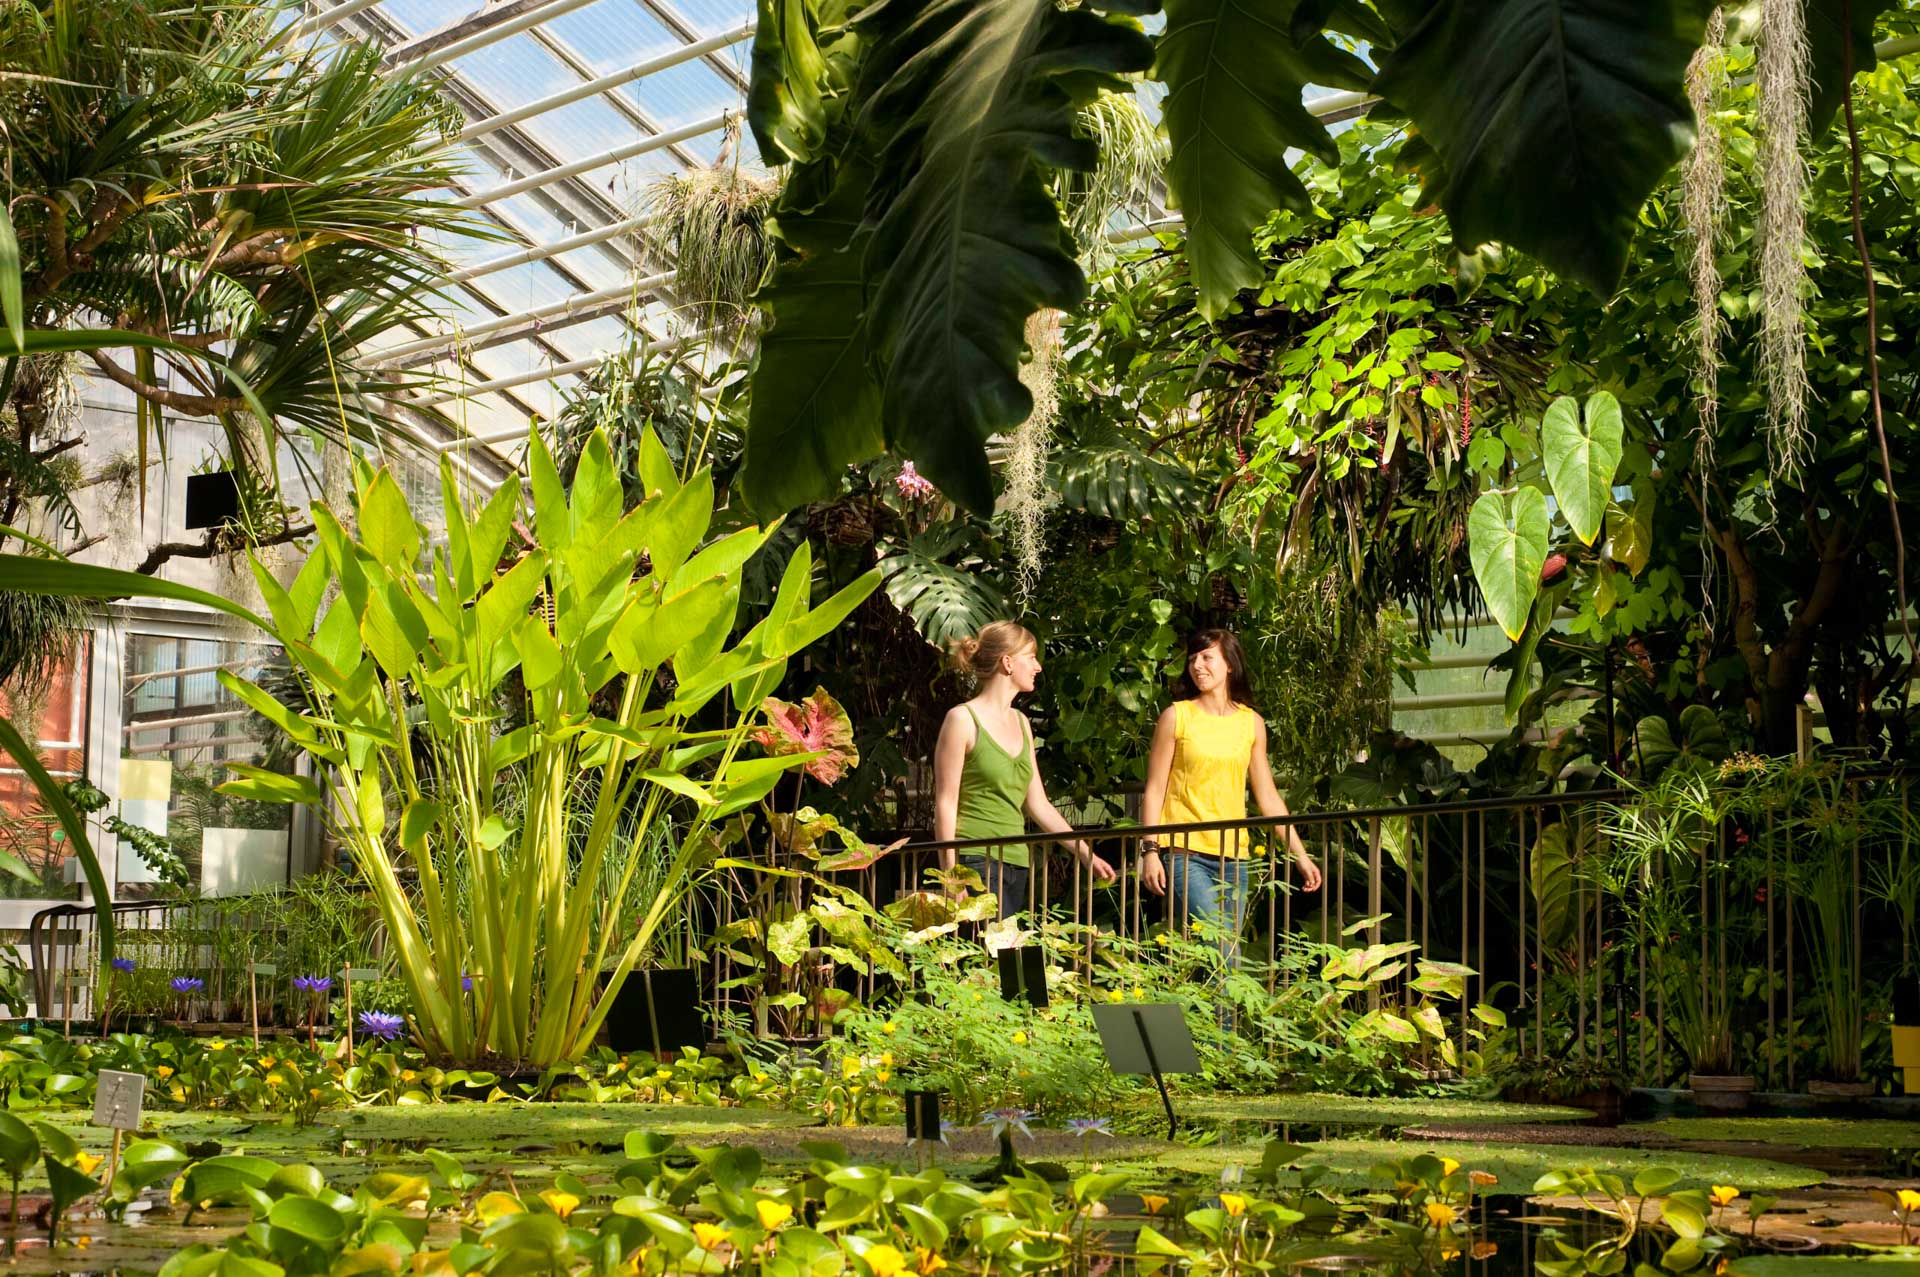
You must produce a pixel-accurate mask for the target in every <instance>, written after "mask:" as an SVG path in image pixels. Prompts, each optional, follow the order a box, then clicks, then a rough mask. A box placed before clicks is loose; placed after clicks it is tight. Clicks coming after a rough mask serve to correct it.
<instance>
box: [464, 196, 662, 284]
mask: <svg viewBox="0 0 1920 1277" xmlns="http://www.w3.org/2000/svg"><path fill="white" fill-rule="evenodd" d="M482 212H486V213H489V214H490V213H491V212H492V210H491V209H483V210H482ZM659 220H660V215H659V214H657V213H642V214H641V215H640V216H638V217H629V218H627V219H626V220H625V221H621V222H615V223H613V224H612V225H611V226H596V227H594V228H593V229H592V230H590V231H581V232H580V233H579V234H578V235H569V236H568V237H567V238H566V239H557V240H554V241H553V242H552V243H550V244H535V245H533V246H532V247H530V248H523V249H520V250H518V251H516V252H512V253H505V254H502V255H501V256H499V257H489V258H487V259H485V260H484V261H478V262H475V263H474V264H473V265H471V266H462V267H461V268H460V269H459V270H456V271H453V272H451V273H449V274H446V275H442V276H441V277H440V278H439V279H436V280H434V281H433V287H436V288H445V287H448V286H450V285H453V284H464V283H466V282H467V281H468V280H470V279H478V278H480V277H481V276H482V275H491V274H493V273H494V272H495V271H503V270H512V269H513V268H514V267H515V266H525V265H528V264H529V263H532V262H545V261H548V259H549V258H553V257H557V256H559V255H560V254H561V253H569V252H572V251H573V250H574V249H576V248H586V247H588V246H590V245H593V244H598V243H600V242H602V241H603V240H609V239H614V238H617V237H618V236H621V235H632V234H637V233H638V232H640V231H643V230H645V229H647V227H649V226H652V225H653V224H654V223H655V222H657V221H659ZM555 269H558V268H557V267H556V268H555Z"/></svg>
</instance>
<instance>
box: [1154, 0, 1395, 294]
mask: <svg viewBox="0 0 1920 1277" xmlns="http://www.w3.org/2000/svg"><path fill="white" fill-rule="evenodd" d="M1302 8H1303V6H1302V5H1301V4H1300V3H1299V2H1298V0H1277V2H1273V0H1168V2H1167V26H1166V30H1165V32H1164V33H1163V34H1162V35H1161V37H1160V43H1159V50H1158V53H1157V55H1156V57H1155V61H1154V71H1153V74H1154V78H1155V79H1157V80H1160V81H1162V82H1163V83H1164V84H1165V85H1166V86H1167V99H1166V103H1165V105H1164V107H1163V108H1162V110H1163V113H1164V115H1165V118H1166V122H1167V136H1168V137H1169V138H1170V139H1171V140H1172V144H1173V150H1172V160H1171V163H1170V164H1169V165H1168V167H1167V186H1168V189H1169V190H1170V191H1171V192H1172V194H1173V202H1174V204H1175V205H1176V206H1177V207H1179V208H1180V209H1181V210H1182V212H1183V214H1184V215H1185V218H1186V225H1187V259H1188V261H1189V263H1190V264H1191V265H1192V268H1193V279H1194V286H1195V289H1196V291H1197V292H1198V294H1199V302H1200V312H1201V314H1203V315H1205V316H1206V317H1207V318H1209V319H1214V318H1218V317H1219V315H1220V314H1221V312H1222V311H1224V310H1225V309H1226V308H1227V305H1228V303H1230V302H1231V301H1232V300H1233V297H1234V294H1236V293H1238V292H1239V291H1240V290H1241V289H1243V288H1250V287H1252V286H1254V285H1255V284H1258V283H1260V282H1261V281H1262V280H1264V279H1265V278H1266V271H1265V270H1263V269H1262V267H1261V265H1260V262H1259V260H1258V259H1257V258H1256V257H1255V255H1254V251H1253V232H1254V229H1255V228H1256V227H1258V226H1260V225H1261V224H1262V223H1264V222H1265V221H1266V220H1267V218H1268V217H1269V216H1270V215H1271V214H1272V213H1273V210H1275V209H1276V208H1290V209H1302V210H1303V209H1305V208H1306V207H1307V206H1308V204H1309V203H1310V201H1309V199H1308V196H1307V190H1306V187H1304V186H1302V185H1301V183H1300V179H1299V178H1298V177H1296V176H1294V173H1293V169H1292V167H1291V165H1290V164H1289V162H1288V157H1287V152H1288V151H1289V150H1293V149H1298V150H1302V151H1307V152H1309V153H1311V154H1313V155H1316V156H1318V157H1320V158H1321V159H1323V160H1325V161H1326V162H1327V163H1328V164H1336V163H1338V162H1339V150H1338V148H1337V147H1336V146H1335V145H1334V142H1333V138H1332V137H1331V136H1329V135H1328V133H1327V130H1326V126H1325V125H1323V124H1321V123H1320V121H1319V120H1318V119H1316V118H1314V117H1313V116H1312V115H1310V114H1308V113H1307V109H1306V107H1305V105H1303V103H1302V100H1301V94H1302V91H1303V90H1304V89H1305V88H1306V86H1307V85H1308V84H1324V85H1331V86H1333V87H1335V88H1342V89H1364V88H1366V87H1367V82H1368V78H1369V75H1368V70H1367V66H1366V64H1365V63H1363V62H1361V61H1360V60H1359V59H1358V58H1356V57H1354V56H1353V55H1352V54H1351V53H1347V52H1345V51H1343V50H1341V49H1338V48H1336V47H1334V45H1332V44H1331V43H1329V42H1328V40H1327V38H1326V37H1325V36H1324V35H1323V34H1321V32H1320V31H1319V29H1318V24H1317V23H1316V22H1313V21H1307V22H1304V23H1302V24H1301V25H1302V28H1304V29H1299V30H1296V29H1294V28H1293V21H1294V19H1295V17H1296V16H1301V17H1307V18H1312V17H1313V16H1315V14H1319V16H1323V17H1324V16H1328V15H1325V14H1320V12H1319V11H1320V9H1321V8H1322V6H1314V13H1309V14H1301V13H1300V10H1301V9H1302ZM1295 36H1300V37H1302V38H1301V39H1300V41H1299V42H1298V43H1296V42H1295Z"/></svg>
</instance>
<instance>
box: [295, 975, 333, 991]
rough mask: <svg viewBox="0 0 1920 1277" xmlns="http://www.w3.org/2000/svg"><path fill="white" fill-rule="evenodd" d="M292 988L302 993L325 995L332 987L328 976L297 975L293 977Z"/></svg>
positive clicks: (331, 978)
mask: <svg viewBox="0 0 1920 1277" xmlns="http://www.w3.org/2000/svg"><path fill="white" fill-rule="evenodd" d="M293 987H294V988H296V989H298V990H300V992H302V993H325V992H326V991H327V990H328V989H331V988H332V987H333V977H332V976H330V975H297V976H295V977H293Z"/></svg>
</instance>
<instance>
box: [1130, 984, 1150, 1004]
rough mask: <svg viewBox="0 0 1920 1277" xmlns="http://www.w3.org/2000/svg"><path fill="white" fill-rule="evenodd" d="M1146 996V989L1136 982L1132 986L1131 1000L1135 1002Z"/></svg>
mask: <svg viewBox="0 0 1920 1277" xmlns="http://www.w3.org/2000/svg"><path fill="white" fill-rule="evenodd" d="M1146 996H1147V991H1146V989H1145V988H1144V987H1143V986H1141V985H1137V984H1136V985H1134V986H1133V1000H1134V1001H1135V1002H1139V1001H1141V1000H1142V999H1144V998H1145V997H1146Z"/></svg>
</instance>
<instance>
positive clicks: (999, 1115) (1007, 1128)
mask: <svg viewBox="0 0 1920 1277" xmlns="http://www.w3.org/2000/svg"><path fill="white" fill-rule="evenodd" d="M1032 1116H1033V1113H1032V1111H1031V1110H1028V1109H994V1110H992V1111H991V1112H988V1113H983V1114H981V1116H980V1125H982V1126H984V1127H986V1128H987V1129H988V1130H989V1131H992V1132H993V1134H994V1137H995V1138H999V1137H1001V1136H1005V1135H1009V1134H1019V1135H1024V1136H1025V1137H1027V1138H1028V1139H1032V1138H1033V1132H1032V1131H1031V1130H1030V1129H1028V1127H1027V1119H1028V1118H1030V1117H1032Z"/></svg>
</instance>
